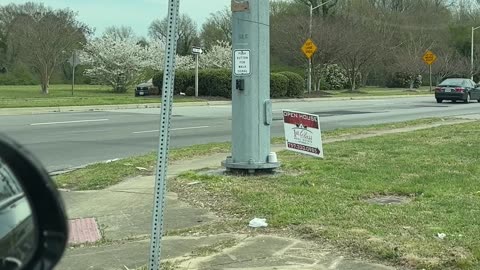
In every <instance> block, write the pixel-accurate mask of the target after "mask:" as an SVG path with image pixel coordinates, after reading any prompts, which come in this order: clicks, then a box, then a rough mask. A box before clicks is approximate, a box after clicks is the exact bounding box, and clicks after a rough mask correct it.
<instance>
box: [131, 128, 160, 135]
mask: <svg viewBox="0 0 480 270" xmlns="http://www.w3.org/2000/svg"><path fill="white" fill-rule="evenodd" d="M159 131H160V130H158V129H155V130H145V131H137V132H132V133H133V134H143V133H153V132H159Z"/></svg>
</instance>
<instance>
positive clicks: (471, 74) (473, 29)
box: [470, 26, 480, 80]
mask: <svg viewBox="0 0 480 270" xmlns="http://www.w3.org/2000/svg"><path fill="white" fill-rule="evenodd" d="M479 28H480V26H478V27H472V45H471V48H470V79H472V80H473V46H474V43H473V42H474V35H475V30H477V29H479Z"/></svg>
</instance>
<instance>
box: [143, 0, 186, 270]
mask: <svg viewBox="0 0 480 270" xmlns="http://www.w3.org/2000/svg"><path fill="white" fill-rule="evenodd" d="M179 2H180V0H169V1H168V26H167V30H168V33H167V39H166V40H167V42H166V44H165V45H166V48H165V62H164V68H163V87H162V89H163V96H162V109H161V115H160V137H159V142H158V157H157V173H156V175H155V190H154V200H153V213H152V235H151V239H150V256H149V263H148V269H149V270H160V258H161V256H160V254H161V247H162V236H163V213H164V208H165V195H166V194H165V193H166V181H167V166H168V146H169V143H170V122H171V119H172V104H173V86H174V80H175V54H176V50H177V39H176V35H177V23H178V10H179V6H180V3H179Z"/></svg>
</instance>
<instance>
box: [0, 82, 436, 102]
mask: <svg viewBox="0 0 480 270" xmlns="http://www.w3.org/2000/svg"><path fill="white" fill-rule="evenodd" d="M428 93H429V92H428V88H421V89H419V90H418V91H416V92H409V91H406V90H405V89H388V88H378V87H365V88H362V89H360V90H359V91H356V92H349V91H345V90H335V91H321V92H313V93H311V94H307V95H306V96H307V97H362V96H390V95H420V94H422V95H423V94H428ZM174 99H175V102H194V101H205V99H202V98H194V97H183V96H182V97H178V96H176V97H175V98H174ZM158 102H160V97H158V96H157V97H134V93H133V89H132V90H131V91H130V90H129V91H128V92H127V93H121V94H118V93H113V92H112V91H111V89H110V88H109V87H106V86H99V85H77V86H75V90H74V95H73V96H72V92H71V85H66V84H57V85H51V86H50V93H49V94H48V95H43V94H41V93H40V86H39V85H21V86H18V85H14V86H9V85H0V108H20V107H58V106H87V105H117V104H144V103H158Z"/></svg>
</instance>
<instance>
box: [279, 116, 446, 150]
mask: <svg viewBox="0 0 480 270" xmlns="http://www.w3.org/2000/svg"><path fill="white" fill-rule="evenodd" d="M445 120H447V119H444V118H435V117H433V118H422V119H417V120H411V121H403V122H396V123H386V124H377V125H372V126H367V127H353V128H337V129H334V130H329V131H324V132H322V138H323V139H330V138H337V137H340V136H354V135H359V134H368V133H372V132H378V131H383V130H391V129H399V128H406V127H412V126H421V125H430V124H435V123H442V122H443V121H445ZM272 142H273V143H275V144H284V143H285V138H284V137H276V138H274V139H273V140H272Z"/></svg>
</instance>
